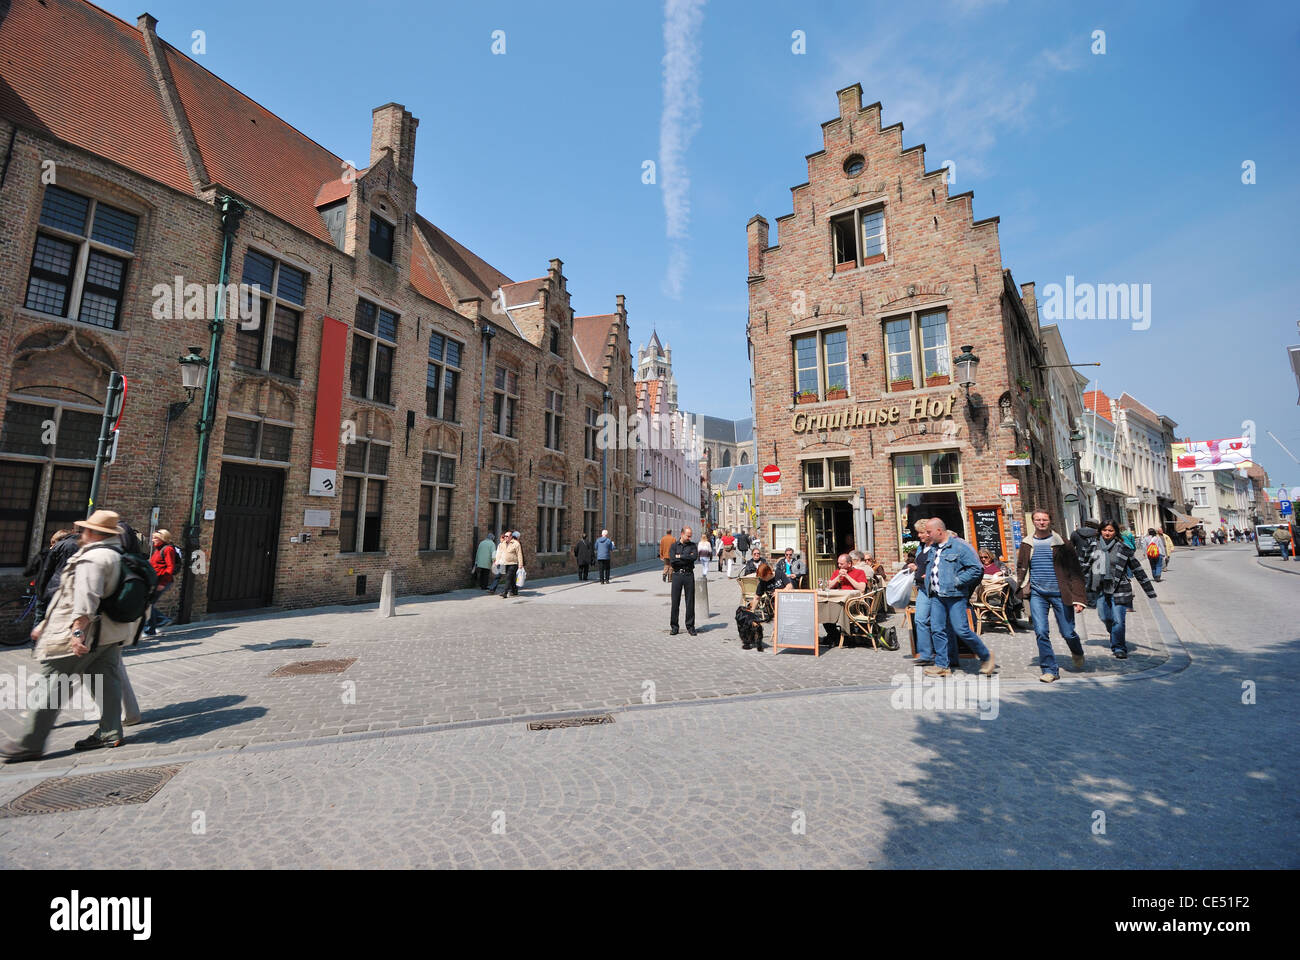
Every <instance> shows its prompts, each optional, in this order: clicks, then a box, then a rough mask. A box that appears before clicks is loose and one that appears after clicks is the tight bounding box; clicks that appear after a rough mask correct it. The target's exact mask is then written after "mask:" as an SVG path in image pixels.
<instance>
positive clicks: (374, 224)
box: [370, 213, 394, 263]
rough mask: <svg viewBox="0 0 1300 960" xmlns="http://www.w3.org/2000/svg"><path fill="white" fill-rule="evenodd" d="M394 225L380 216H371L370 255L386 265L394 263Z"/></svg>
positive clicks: (373, 214) (372, 214)
mask: <svg viewBox="0 0 1300 960" xmlns="http://www.w3.org/2000/svg"><path fill="white" fill-rule="evenodd" d="M393 234H394V230H393V225H392V224H391V223H389V222H388V221H387V220H385V219H384V218H383V217H381V216H379V215H378V214H375V213H371V214H370V253H371V256H375V257H378V258H379V259H380V260H383V261H384V262H385V263H392V262H393Z"/></svg>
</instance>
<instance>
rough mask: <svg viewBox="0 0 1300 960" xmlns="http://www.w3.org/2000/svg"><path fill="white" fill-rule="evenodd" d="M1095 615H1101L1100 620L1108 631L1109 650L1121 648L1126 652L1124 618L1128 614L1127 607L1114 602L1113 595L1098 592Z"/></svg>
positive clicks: (1116, 650) (1114, 651)
mask: <svg viewBox="0 0 1300 960" xmlns="http://www.w3.org/2000/svg"><path fill="white" fill-rule="evenodd" d="M1097 616H1099V617H1101V622H1102V623H1104V624H1105V625H1106V629H1108V630H1109V631H1110V649H1111V652H1112V653H1118V652H1119V651H1121V650H1122V651H1124V652H1125V653H1127V652H1128V646H1127V645H1126V644H1125V643H1124V618H1125V617H1127V616H1128V607H1126V606H1124V604H1122V603H1116V602H1115V598H1114V597H1112V596H1108V595H1107V594H1104V593H1100V594H1098V595H1097Z"/></svg>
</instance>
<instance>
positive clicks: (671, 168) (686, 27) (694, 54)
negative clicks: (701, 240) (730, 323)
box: [659, 0, 704, 299]
mask: <svg viewBox="0 0 1300 960" xmlns="http://www.w3.org/2000/svg"><path fill="white" fill-rule="evenodd" d="M703 21H704V0H666V2H665V3H664V58H663V65H664V105H663V114H662V115H661V116H660V118H659V182H660V184H661V188H662V190H663V196H664V221H665V228H666V232H667V236H668V239H669V240H670V241H673V243H672V249H671V251H670V252H669V257H668V270H667V274H666V275H665V277H664V289H665V292H666V293H667V294H668V296H670V297H672V298H674V299H678V298H680V297H681V295H682V285H683V283H684V281H685V279H686V266H687V260H686V252H685V250H684V249H683V248H682V246H681V242H682V241H684V240H686V239H687V236H688V228H689V227H690V220H691V203H690V197H689V196H688V194H689V192H690V186H691V180H690V174H689V172H688V171H687V170H686V165H685V160H684V158H685V154H686V150H687V148H688V147H689V146H690V143H691V138H692V137H694V136H695V133H696V131H697V130H699V128H700V26H701V24H702V23H703Z"/></svg>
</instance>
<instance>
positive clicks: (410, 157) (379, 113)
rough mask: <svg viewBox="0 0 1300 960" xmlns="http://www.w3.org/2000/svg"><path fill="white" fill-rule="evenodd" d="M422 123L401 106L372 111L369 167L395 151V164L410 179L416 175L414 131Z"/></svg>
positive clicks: (392, 104)
mask: <svg viewBox="0 0 1300 960" xmlns="http://www.w3.org/2000/svg"><path fill="white" fill-rule="evenodd" d="M419 125H420V121H419V120H417V119H415V117H413V116H411V114H410V111H408V110H407V109H406V108H405V107H404V106H402V105H401V104H400V103H386V104H384V105H383V106H382V107H375V109H374V110H373V111H371V127H370V165H371V166H374V164H375V163H376V162H378V161H379V160H380V159H382V158H383V156H384V150H385V149H388V150H391V151H393V165H394V166H395V167H396V168H397V172H398V173H400V174H402V175H403V176H404V177H406V178H407V179H408V180H410V179H413V176H414V173H415V128H416V127H418V126H419Z"/></svg>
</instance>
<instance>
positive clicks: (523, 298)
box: [501, 277, 546, 307]
mask: <svg viewBox="0 0 1300 960" xmlns="http://www.w3.org/2000/svg"><path fill="white" fill-rule="evenodd" d="M545 285H546V278H545V277H535V278H533V279H532V280H520V281H519V282H518V283H507V284H505V285H504V286H502V288H501V290H502V292H503V293H504V294H505V298H506V306H507V307H520V306H523V305H524V304H525V303H536V302H537V300H538V298H539V296H540V292H541V289H542V287H544V286H545Z"/></svg>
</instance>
